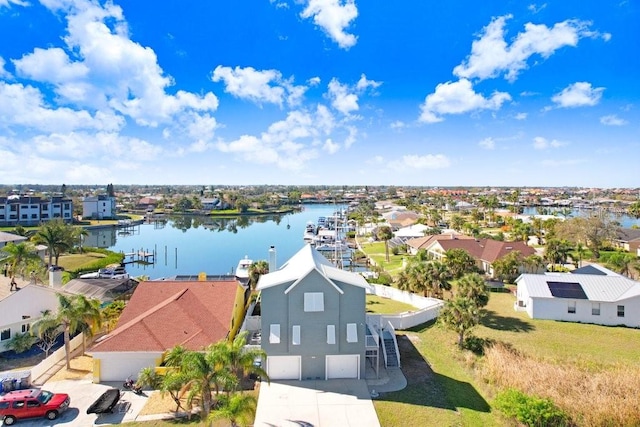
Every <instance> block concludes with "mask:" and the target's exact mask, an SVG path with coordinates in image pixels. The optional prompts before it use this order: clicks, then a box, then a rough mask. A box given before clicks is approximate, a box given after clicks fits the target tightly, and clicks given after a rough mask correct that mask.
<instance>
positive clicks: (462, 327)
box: [438, 297, 480, 348]
mask: <svg viewBox="0 0 640 427" xmlns="http://www.w3.org/2000/svg"><path fill="white" fill-rule="evenodd" d="M438 319H439V321H440V322H441V323H443V324H444V325H445V326H446V327H447V328H448V329H452V330H453V331H455V332H456V333H457V334H458V347H460V348H462V347H463V345H464V336H465V334H466V333H467V332H468V331H469V330H471V329H472V328H473V327H474V326H476V325H477V324H478V323H480V310H479V308H478V306H477V305H476V304H475V302H474V301H473V300H472V299H471V298H466V297H456V298H455V299H453V300H451V301H447V303H446V304H445V306H444V308H443V309H442V311H440V314H439V315H438Z"/></svg>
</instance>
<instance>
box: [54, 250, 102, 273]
mask: <svg viewBox="0 0 640 427" xmlns="http://www.w3.org/2000/svg"><path fill="white" fill-rule="evenodd" d="M104 257H105V255H104V254H100V253H96V252H85V253H81V254H69V255H62V256H61V257H60V259H59V260H58V264H59V265H60V266H61V267H62V268H64V269H65V270H67V271H74V270H76V269H78V268H81V267H83V266H85V265H90V264H92V263H93V262H94V261H96V260H98V259H100V258H104Z"/></svg>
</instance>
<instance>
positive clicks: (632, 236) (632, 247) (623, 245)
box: [613, 228, 640, 256]
mask: <svg viewBox="0 0 640 427" xmlns="http://www.w3.org/2000/svg"><path fill="white" fill-rule="evenodd" d="M613 245H614V246H615V247H617V248H620V249H624V250H625V251H627V252H631V253H632V254H635V255H638V256H640V229H638V228H619V229H618V230H617V231H616V237H615V238H614V239H613Z"/></svg>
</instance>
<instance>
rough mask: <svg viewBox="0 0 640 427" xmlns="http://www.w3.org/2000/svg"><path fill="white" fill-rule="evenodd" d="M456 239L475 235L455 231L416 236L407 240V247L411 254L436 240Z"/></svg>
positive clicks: (425, 247)
mask: <svg viewBox="0 0 640 427" xmlns="http://www.w3.org/2000/svg"><path fill="white" fill-rule="evenodd" d="M454 239H473V237H470V236H465V235H464V234H459V233H455V232H451V233H442V234H434V235H428V236H422V237H416V238H413V239H409V240H407V248H408V250H409V253H410V254H411V255H415V254H417V253H418V251H419V250H420V249H424V250H426V249H427V248H428V247H429V246H431V244H432V243H433V242H436V241H438V240H454Z"/></svg>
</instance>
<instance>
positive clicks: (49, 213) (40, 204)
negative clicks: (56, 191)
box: [0, 195, 73, 227]
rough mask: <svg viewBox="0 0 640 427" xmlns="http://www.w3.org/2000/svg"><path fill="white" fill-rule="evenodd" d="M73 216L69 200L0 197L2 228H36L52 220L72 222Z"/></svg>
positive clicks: (56, 197) (57, 197)
mask: <svg viewBox="0 0 640 427" xmlns="http://www.w3.org/2000/svg"><path fill="white" fill-rule="evenodd" d="M72 215H73V202H72V201H71V199H68V198H64V197H60V196H54V197H51V198H48V199H47V198H41V197H36V196H18V195H11V196H8V197H0V227H11V226H15V225H18V224H20V225H22V226H36V225H39V224H41V223H43V222H47V221H50V220H52V219H62V220H63V221H65V222H71V221H72V220H73V217H72Z"/></svg>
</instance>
